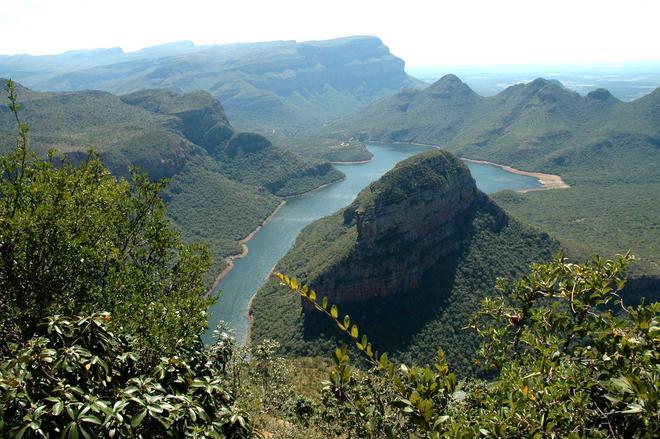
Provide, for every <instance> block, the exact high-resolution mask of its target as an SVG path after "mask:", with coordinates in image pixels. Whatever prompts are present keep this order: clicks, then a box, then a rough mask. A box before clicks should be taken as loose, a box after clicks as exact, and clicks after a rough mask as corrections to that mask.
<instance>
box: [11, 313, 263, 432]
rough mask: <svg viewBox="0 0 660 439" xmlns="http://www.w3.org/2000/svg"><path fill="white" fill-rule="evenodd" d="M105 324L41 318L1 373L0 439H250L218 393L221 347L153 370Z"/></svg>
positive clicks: (237, 413)
mask: <svg viewBox="0 0 660 439" xmlns="http://www.w3.org/2000/svg"><path fill="white" fill-rule="evenodd" d="M110 321H111V316H110V314H109V313H95V314H92V315H91V316H76V317H63V316H53V317H50V318H48V319H47V321H46V322H45V324H44V325H43V326H42V327H40V331H39V333H38V334H37V335H36V336H35V337H34V338H32V339H30V340H29V341H28V342H27V343H26V345H25V346H24V347H23V348H22V349H20V351H19V352H18V353H17V355H16V356H15V357H13V358H11V359H9V360H8V361H6V362H4V363H2V365H0V436H2V437H15V438H22V437H50V436H51V435H55V434H57V435H58V436H60V437H63V438H77V437H84V438H86V439H89V438H92V437H95V438H96V437H148V438H160V437H183V436H195V437H200V438H206V437H209V438H211V437H215V438H217V437H236V438H247V437H253V432H252V428H251V425H250V420H249V418H248V416H247V414H246V413H245V412H243V411H241V410H239V409H237V408H236V407H235V406H234V397H233V395H232V394H231V393H230V392H228V391H227V390H226V388H227V387H226V384H227V376H226V371H225V365H226V363H227V362H228V361H229V356H228V355H230V352H231V351H230V350H229V351H228V350H227V349H226V346H225V345H224V343H223V340H220V342H219V343H218V344H216V345H213V346H211V347H209V348H207V349H197V350H189V352H188V353H187V356H186V358H185V359H184V358H180V357H177V356H173V357H163V358H161V359H160V360H159V362H158V363H157V364H156V366H152V365H150V364H149V363H147V362H145V361H144V359H143V357H141V356H140V355H139V354H138V353H137V352H136V351H135V350H133V346H132V340H131V338H130V337H123V336H120V335H116V334H114V333H112V332H110V331H109V330H108V323H109V322H110Z"/></svg>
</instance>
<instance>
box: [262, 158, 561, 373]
mask: <svg viewBox="0 0 660 439" xmlns="http://www.w3.org/2000/svg"><path fill="white" fill-rule="evenodd" d="M391 172H394V171H391ZM390 174H391V173H390ZM395 177H396V176H395ZM381 181H382V180H381ZM358 197H359V196H358ZM473 209H474V213H473V219H472V222H471V224H469V225H468V224H466V225H465V227H466V232H465V235H464V243H463V245H462V246H461V248H460V249H459V250H457V251H456V252H455V253H454V254H451V255H449V256H446V257H444V258H442V259H441V260H440V261H439V262H438V263H437V264H436V265H435V266H434V267H432V268H430V269H429V270H428V271H427V273H426V275H425V277H424V278H423V281H422V284H421V285H420V287H419V288H417V289H416V290H415V291H412V292H409V293H406V294H404V295H401V296H399V297H389V298H385V299H383V298H380V299H375V300H369V301H367V302H363V303H359V304H351V305H341V307H340V311H341V312H342V313H348V314H350V315H351V317H352V320H353V321H354V322H355V323H357V324H358V326H359V327H360V329H361V330H362V331H363V332H366V333H367V334H369V337H370V339H371V340H372V342H373V343H374V346H376V347H377V348H378V349H384V350H388V351H390V352H394V353H398V354H399V355H400V356H402V357H404V358H406V359H408V360H414V361H415V362H428V361H431V360H432V358H433V355H434V354H435V352H434V351H433V350H434V349H435V348H436V347H438V346H442V347H443V348H444V349H446V351H447V354H448V358H449V359H450V362H451V363H452V365H453V366H454V367H455V368H456V369H458V370H460V371H462V372H463V373H468V372H469V371H470V370H472V366H471V364H470V363H469V359H470V358H472V356H473V353H474V349H475V348H476V340H475V338H474V337H473V336H472V335H471V334H469V333H467V332H466V331H464V330H463V329H462V328H464V327H465V325H466V324H467V322H468V318H469V317H470V315H471V314H472V312H473V311H474V309H475V308H476V306H477V304H478V303H479V301H480V300H481V299H482V298H483V297H484V296H485V295H487V294H492V292H493V285H494V282H495V279H496V278H497V277H506V278H514V277H516V276H518V275H520V274H521V273H523V272H525V271H526V270H527V268H528V266H529V264H530V263H531V262H533V261H539V260H545V259H548V258H549V257H550V256H551V255H552V254H553V253H555V252H556V251H558V249H559V247H558V245H557V243H556V242H554V241H552V240H551V239H549V237H548V236H547V235H546V234H544V233H539V232H536V231H534V230H532V229H530V228H528V227H525V226H523V225H521V224H520V223H518V222H517V221H515V220H512V219H509V218H506V216H505V215H504V214H503V212H502V211H501V210H500V209H499V208H498V207H497V206H496V205H495V204H493V203H492V202H491V201H489V200H488V198H487V197H486V196H485V195H483V194H482V195H480V196H479V198H478V200H477V201H476V202H475V205H474V207H473ZM356 239H357V231H356V227H355V225H346V224H345V223H344V218H343V211H340V212H337V213H336V214H334V215H331V216H329V217H326V218H323V219H320V220H318V221H316V222H314V223H312V224H310V225H309V226H308V227H306V228H305V229H304V230H303V232H302V233H301V234H300V236H299V237H298V239H297V240H296V243H295V244H294V246H293V248H292V249H291V251H290V252H289V253H288V254H287V255H286V256H285V257H284V258H283V259H282V260H281V261H280V262H279V263H278V265H277V267H276V269H277V270H279V271H283V272H285V273H287V274H289V275H295V276H298V277H301V278H305V279H313V278H315V277H317V276H318V275H319V274H320V273H323V272H325V271H327V270H332V267H333V266H334V264H335V263H338V261H341V260H343V259H344V257H345V255H347V254H348V253H349V252H350V251H351V249H352V248H353V247H354V246H355V242H356ZM375 263H377V261H375ZM312 284H313V281H312ZM318 293H319V294H320V295H323V292H322V291H319V292H318ZM252 311H253V327H252V337H253V340H254V341H259V340H263V339H265V338H275V339H277V340H279V341H280V342H281V343H282V348H283V351H284V352H285V353H288V354H293V355H309V354H314V355H316V354H318V355H322V354H324V353H326V352H327V351H329V350H330V349H331V348H332V347H333V346H334V345H335V343H336V339H335V338H334V334H336V331H335V328H333V327H332V325H330V324H329V322H328V321H326V320H325V319H324V318H322V317H321V318H319V316H318V315H317V314H309V315H308V314H305V313H304V312H303V310H302V305H301V302H300V298H299V297H297V296H294V295H292V294H290V293H289V292H287V291H285V290H284V289H282V288H280V287H279V286H278V285H277V283H276V282H275V281H269V282H268V283H267V284H266V285H265V286H264V287H263V288H262V289H261V290H260V291H259V292H258V294H257V296H256V297H255V299H254V301H253V304H252Z"/></svg>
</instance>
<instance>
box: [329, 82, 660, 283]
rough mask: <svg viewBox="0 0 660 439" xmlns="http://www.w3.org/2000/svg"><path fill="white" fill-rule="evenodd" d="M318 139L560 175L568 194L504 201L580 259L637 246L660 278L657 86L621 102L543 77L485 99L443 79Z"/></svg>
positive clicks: (641, 267)
mask: <svg viewBox="0 0 660 439" xmlns="http://www.w3.org/2000/svg"><path fill="white" fill-rule="evenodd" d="M320 135H324V136H330V137H332V136H335V137H338V138H343V139H358V140H368V139H378V140H385V141H401V142H420V143H431V144H436V145H441V146H442V147H443V148H446V149H448V150H450V151H453V152H455V153H457V154H459V155H461V156H464V157H469V158H474V159H482V160H490V161H494V162H497V163H502V164H507V165H511V166H514V167H517V168H520V169H524V170H528V171H538V172H546V173H553V174H560V175H561V176H562V177H563V178H564V180H566V181H567V182H568V183H569V184H570V185H571V186H572V188H571V189H570V190H568V191H562V192H561V193H550V192H544V193H530V194H525V195H513V194H508V195H499V196H497V197H498V200H499V201H500V202H501V203H503V205H504V206H505V207H506V208H507V209H509V210H511V211H512V212H514V213H515V215H516V216H518V217H519V218H520V219H521V220H523V221H524V222H529V223H533V224H535V225H537V226H540V227H541V228H542V229H543V230H547V231H550V232H552V233H553V234H554V235H555V236H556V237H558V238H560V239H561V240H562V241H563V242H564V243H565V244H566V245H567V246H568V247H569V248H570V249H571V250H572V251H573V252H574V254H576V255H578V256H580V257H584V256H588V255H589V254H590V253H592V252H594V251H597V252H600V253H603V254H606V255H608V256H613V255H614V253H617V252H622V251H626V250H628V249H632V250H633V252H634V253H635V254H637V255H639V256H640V264H638V265H636V266H635V267H634V268H633V270H637V271H641V272H645V273H653V274H660V259H659V257H658V255H659V254H660V239H658V236H660V233H659V225H658V222H657V220H655V219H654V218H657V217H659V216H660V207H658V206H660V191H658V190H657V189H656V187H657V185H658V184H660V171H658V169H660V168H659V166H660V89H657V90H656V91H654V92H653V93H651V94H649V95H646V96H644V97H643V98H640V99H637V100H635V101H632V102H622V101H619V100H618V99H616V98H614V97H613V96H612V95H611V94H610V93H609V92H608V91H607V90H603V89H599V90H595V91H593V92H591V93H589V94H588V95H586V96H584V97H583V96H580V95H579V94H577V93H576V92H573V91H571V90H568V89H566V88H565V87H563V86H562V85H561V84H560V83H559V82H556V81H548V80H545V79H540V78H539V79H536V80H534V81H532V82H530V83H527V84H518V85H515V86H512V87H509V88H507V89H505V90H504V91H502V92H500V93H499V94H497V95H495V96H491V97H480V96H477V95H476V94H474V93H473V92H471V90H469V88H468V87H467V85H465V84H463V83H462V82H461V81H460V80H459V79H458V78H457V77H455V76H454V75H447V76H446V77H443V78H442V79H440V80H439V81H438V82H437V83H435V84H433V85H432V86H430V87H428V88H426V89H424V90H410V91H403V92H400V93H398V94H397V95H394V96H392V97H390V98H386V99H384V100H382V101H380V102H378V103H377V104H374V105H373V106H370V107H368V108H366V109H365V110H363V111H362V112H361V113H360V114H358V115H354V116H352V117H351V118H346V119H342V120H341V121H338V122H336V123H335V124H333V125H330V126H329V127H326V128H325V129H324V130H323V132H322V134H320ZM605 211H607V213H605ZM551 218H552V219H551ZM585 238H589V239H585Z"/></svg>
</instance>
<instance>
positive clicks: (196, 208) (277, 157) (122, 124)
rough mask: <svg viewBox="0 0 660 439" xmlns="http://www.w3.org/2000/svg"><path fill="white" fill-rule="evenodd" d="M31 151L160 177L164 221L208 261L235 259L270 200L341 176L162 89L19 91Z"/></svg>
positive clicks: (2, 121)
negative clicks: (96, 159)
mask: <svg viewBox="0 0 660 439" xmlns="http://www.w3.org/2000/svg"><path fill="white" fill-rule="evenodd" d="M18 94H19V96H20V99H21V105H22V110H21V112H22V117H24V119H25V121H26V122H27V123H29V124H30V126H31V132H30V133H31V137H32V146H31V147H32V148H33V150H34V151H36V152H38V153H39V154H41V155H42V156H43V155H45V154H46V152H47V150H48V149H50V148H54V149H56V150H58V151H60V152H62V153H65V155H66V156H67V157H68V158H69V160H71V161H72V162H73V163H74V164H79V163H81V162H82V161H83V160H86V157H87V151H88V149H90V148H93V149H94V150H96V151H97V152H98V153H99V154H100V157H101V158H102V160H103V161H104V163H106V164H107V166H108V167H109V168H110V169H111V170H112V171H113V173H114V174H115V175H117V176H122V177H128V176H129V168H130V167H131V166H137V167H139V168H140V169H142V170H144V171H145V172H146V173H147V174H148V175H149V177H150V178H152V179H160V178H167V179H169V180H170V184H169V186H168V188H167V192H166V194H165V195H166V198H167V203H168V214H169V216H170V218H171V219H172V220H173V221H174V223H175V224H176V226H177V227H178V228H179V229H180V230H181V231H182V233H183V235H184V237H185V238H186V240H189V241H200V240H203V241H206V242H209V243H210V244H211V249H212V252H213V254H214V255H215V257H216V261H215V265H214V271H215V272H218V271H219V270H220V269H221V268H222V267H223V264H224V260H223V257H224V256H227V255H229V254H235V253H240V251H241V248H240V245H239V244H238V242H237V241H238V240H240V239H242V238H243V237H245V236H246V235H248V234H249V233H250V232H251V231H252V230H253V229H254V228H255V227H257V225H259V223H260V222H261V221H262V220H263V219H264V218H266V217H267V216H268V215H269V213H270V212H271V211H272V210H273V209H274V208H275V207H276V206H277V204H278V203H279V202H280V199H279V197H280V196H287V195H293V194H298V193H302V192H305V191H308V190H311V189H314V188H316V187H318V186H320V185H322V184H325V183H328V182H330V181H334V180H336V179H338V178H341V173H339V172H338V171H336V170H334V169H333V168H332V167H331V166H330V164H328V163H327V162H326V163H324V162H320V161H311V160H307V159H303V158H301V157H300V156H298V155H295V154H294V153H291V152H289V151H286V150H283V149H282V148H280V147H276V146H273V145H272V144H271V143H270V141H269V140H268V139H266V138H264V137H262V136H260V135H257V134H251V133H240V132H236V130H234V128H233V127H232V126H231V125H230V123H229V121H228V120H227V117H226V116H225V114H224V111H223V108H222V106H221V104H220V102H219V101H218V100H217V99H216V98H215V97H213V96H211V95H210V94H208V93H206V92H191V93H186V94H178V93H174V92H170V91H164V90H147V91H140V92H136V93H133V94H130V95H125V96H115V95H112V94H110V93H107V92H101V91H83V92H68V93H42V92H35V91H31V90H29V89H26V88H22V87H19V89H18ZM14 129H15V120H13V116H12V114H11V112H10V111H9V109H8V107H7V106H6V105H0V134H2V135H1V136H0V139H1V140H0V146H1V147H2V148H1V149H2V151H8V150H10V149H11V148H13V147H14V144H13V138H14V136H13V135H12V134H11V133H12V132H13V131H14Z"/></svg>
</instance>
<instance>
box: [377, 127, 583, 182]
mask: <svg viewBox="0 0 660 439" xmlns="http://www.w3.org/2000/svg"><path fill="white" fill-rule="evenodd" d="M370 142H381V143H394V144H398V145H417V146H430V147H433V148H442V147H441V146H440V145H435V144H432V143H419V142H397V141H389V142H383V141H382V140H370ZM460 158H461V160H465V161H466V162H470V163H479V164H482V165H491V166H497V167H498V168H500V169H502V170H504V171H506V172H510V173H512V174H518V175H525V176H527V177H534V178H536V179H537V180H538V182H539V183H540V184H541V187H539V188H531V189H522V190H519V191H517V192H520V193H526V192H533V191H542V190H549V189H568V188H570V187H571V186H570V185H569V184H568V183H566V182H565V181H564V180H563V179H562V178H561V175H555V174H545V173H543V172H529V171H522V170H520V169H516V168H513V167H511V166H509V165H502V164H500V163H494V162H490V161H488V160H477V159H469V158H466V157H460Z"/></svg>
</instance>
